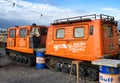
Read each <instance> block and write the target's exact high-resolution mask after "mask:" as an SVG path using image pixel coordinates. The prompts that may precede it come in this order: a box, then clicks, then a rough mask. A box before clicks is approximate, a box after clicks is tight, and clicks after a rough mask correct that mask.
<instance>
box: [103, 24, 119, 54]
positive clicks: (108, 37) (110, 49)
mask: <svg viewBox="0 0 120 83" xmlns="http://www.w3.org/2000/svg"><path fill="white" fill-rule="evenodd" d="M117 43H118V38H117V32H116V27H115V26H114V25H112V24H103V47H104V53H105V54H109V53H114V52H116V51H117V50H118V45H117Z"/></svg>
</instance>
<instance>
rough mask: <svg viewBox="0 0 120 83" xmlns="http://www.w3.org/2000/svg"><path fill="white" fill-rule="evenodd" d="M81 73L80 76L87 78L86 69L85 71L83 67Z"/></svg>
mask: <svg viewBox="0 0 120 83" xmlns="http://www.w3.org/2000/svg"><path fill="white" fill-rule="evenodd" d="M79 71H80V72H79V73H80V76H82V77H85V76H87V72H86V69H85V68H84V67H83V66H80V69H79Z"/></svg>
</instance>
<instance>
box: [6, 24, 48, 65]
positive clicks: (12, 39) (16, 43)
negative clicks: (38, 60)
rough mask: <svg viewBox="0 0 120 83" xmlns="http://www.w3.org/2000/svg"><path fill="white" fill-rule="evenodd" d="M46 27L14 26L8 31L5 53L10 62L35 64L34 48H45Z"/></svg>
mask: <svg viewBox="0 0 120 83" xmlns="http://www.w3.org/2000/svg"><path fill="white" fill-rule="evenodd" d="M47 29H48V27H46V26H37V25H36V24H33V25H32V26H16V27H10V28H9V29H8V38H7V47H6V53H7V55H8V56H9V57H10V59H11V60H12V61H15V62H19V63H24V64H26V65H34V64H35V54H34V53H35V50H34V49H36V48H45V47H46V37H47Z"/></svg>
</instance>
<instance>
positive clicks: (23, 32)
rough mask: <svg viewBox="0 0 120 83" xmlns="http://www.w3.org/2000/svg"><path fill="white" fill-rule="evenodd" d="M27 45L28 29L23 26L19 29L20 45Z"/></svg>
mask: <svg viewBox="0 0 120 83" xmlns="http://www.w3.org/2000/svg"><path fill="white" fill-rule="evenodd" d="M26 46H27V29H26V27H22V28H20V29H19V47H26Z"/></svg>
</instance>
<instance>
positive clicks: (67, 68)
mask: <svg viewBox="0 0 120 83" xmlns="http://www.w3.org/2000/svg"><path fill="white" fill-rule="evenodd" d="M61 71H62V72H63V73H69V71H70V68H69V67H68V65H67V64H63V66H62V70H61Z"/></svg>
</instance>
